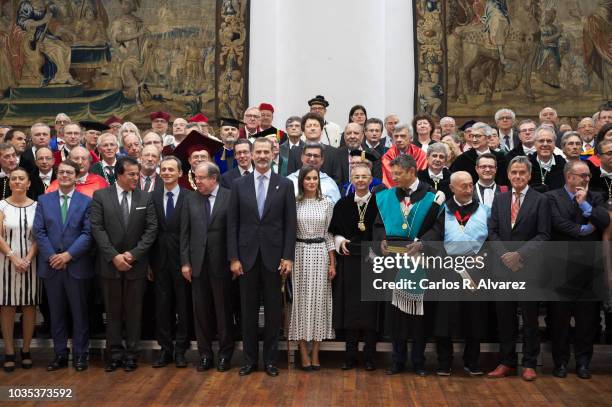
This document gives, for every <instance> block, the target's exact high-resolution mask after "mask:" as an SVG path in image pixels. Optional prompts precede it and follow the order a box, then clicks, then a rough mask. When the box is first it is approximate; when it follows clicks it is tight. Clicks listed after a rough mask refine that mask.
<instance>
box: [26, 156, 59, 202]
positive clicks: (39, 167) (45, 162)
mask: <svg viewBox="0 0 612 407" xmlns="http://www.w3.org/2000/svg"><path fill="white" fill-rule="evenodd" d="M35 163H36V170H34V171H33V172H32V173H31V174H30V183H31V184H30V188H29V189H28V196H29V197H30V198H31V199H33V200H35V201H37V200H38V197H39V196H40V195H42V194H44V193H45V191H46V190H47V188H49V185H51V182H53V181H54V180H55V178H56V172H55V169H54V168H53V167H54V166H53V151H51V149H50V148H49V147H40V148H38V149H36V161H35Z"/></svg>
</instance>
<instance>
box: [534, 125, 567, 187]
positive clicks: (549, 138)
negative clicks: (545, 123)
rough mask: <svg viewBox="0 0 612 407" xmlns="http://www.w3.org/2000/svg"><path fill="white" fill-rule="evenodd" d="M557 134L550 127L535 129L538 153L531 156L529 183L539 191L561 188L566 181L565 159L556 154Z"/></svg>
mask: <svg viewBox="0 0 612 407" xmlns="http://www.w3.org/2000/svg"><path fill="white" fill-rule="evenodd" d="M556 138H557V136H556V134H555V131H554V130H553V129H551V128H550V127H538V128H537V129H536V131H535V148H536V153H535V154H532V155H530V156H529V161H531V181H530V182H529V185H530V186H531V187H533V189H534V190H536V191H538V192H542V193H544V192H547V191H551V190H554V189H557V188H561V187H562V186H563V183H564V182H565V180H564V178H563V167H564V166H565V162H566V161H565V159H564V158H563V157H561V156H560V155H556V154H555V153H554V151H555V142H556Z"/></svg>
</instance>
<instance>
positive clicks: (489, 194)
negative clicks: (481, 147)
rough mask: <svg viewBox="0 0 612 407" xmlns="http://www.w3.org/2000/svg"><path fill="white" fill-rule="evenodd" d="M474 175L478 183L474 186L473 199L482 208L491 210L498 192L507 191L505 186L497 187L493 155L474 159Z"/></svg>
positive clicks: (485, 154)
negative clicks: (475, 174)
mask: <svg viewBox="0 0 612 407" xmlns="http://www.w3.org/2000/svg"><path fill="white" fill-rule="evenodd" d="M476 173H477V174H478V181H477V182H476V183H475V184H474V199H475V200H476V201H478V202H480V203H482V204H483V205H484V206H486V207H488V208H491V207H492V206H493V199H495V197H496V196H497V194H499V193H500V192H506V191H508V187H507V186H505V185H497V183H496V182H495V175H496V174H497V159H496V158H495V156H494V155H493V154H489V153H484V154H482V155H480V156H479V157H478V158H477V159H476Z"/></svg>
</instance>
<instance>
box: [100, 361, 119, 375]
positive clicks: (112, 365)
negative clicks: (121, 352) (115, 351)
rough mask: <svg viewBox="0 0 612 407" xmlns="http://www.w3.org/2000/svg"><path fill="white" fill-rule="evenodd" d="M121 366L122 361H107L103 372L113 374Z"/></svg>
mask: <svg viewBox="0 0 612 407" xmlns="http://www.w3.org/2000/svg"><path fill="white" fill-rule="evenodd" d="M121 366H123V361H121V360H109V361H108V362H106V366H105V367H104V371H105V372H114V371H115V370H117V369H118V368H120V367H121Z"/></svg>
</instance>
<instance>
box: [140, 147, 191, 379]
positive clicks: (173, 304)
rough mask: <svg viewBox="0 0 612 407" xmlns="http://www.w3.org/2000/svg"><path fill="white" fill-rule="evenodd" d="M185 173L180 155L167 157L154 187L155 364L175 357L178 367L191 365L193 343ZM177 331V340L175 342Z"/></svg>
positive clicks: (150, 257) (187, 192)
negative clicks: (185, 251)
mask: <svg viewBox="0 0 612 407" xmlns="http://www.w3.org/2000/svg"><path fill="white" fill-rule="evenodd" d="M153 148H155V147H153ZM181 174H182V171H181V162H180V160H179V159H178V158H176V157H174V156H168V157H166V158H164V159H163V160H162V162H161V166H160V174H159V177H157V178H158V179H162V180H163V185H162V186H161V188H157V189H155V190H154V191H153V205H154V206H155V214H156V216H157V231H158V233H157V239H156V240H155V243H154V244H153V248H152V249H151V251H150V254H149V259H150V265H151V270H152V271H153V284H154V292H155V300H154V306H155V336H156V338H157V343H159V346H160V347H161V352H160V354H159V358H158V359H157V361H156V362H155V363H154V364H153V367H155V368H159V367H164V366H166V365H168V363H171V362H172V359H173V357H174V363H175V364H176V367H180V368H182V367H187V361H186V360H185V352H186V351H187V349H189V345H190V343H189V321H191V304H190V301H189V299H190V297H189V290H190V287H189V283H188V281H187V280H185V279H184V278H183V276H182V275H181V262H180V257H179V253H180V233H181V217H182V216H183V212H182V209H183V206H184V202H185V199H186V198H187V196H188V195H189V194H190V192H189V191H187V190H186V189H184V188H181V187H180V186H179V185H178V179H179V177H180V176H181ZM177 316H178V321H177V318H176V317H177ZM175 321H176V322H177V323H175ZM175 325H176V326H175ZM173 332H175V335H176V343H175V344H173V343H172V334H173Z"/></svg>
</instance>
